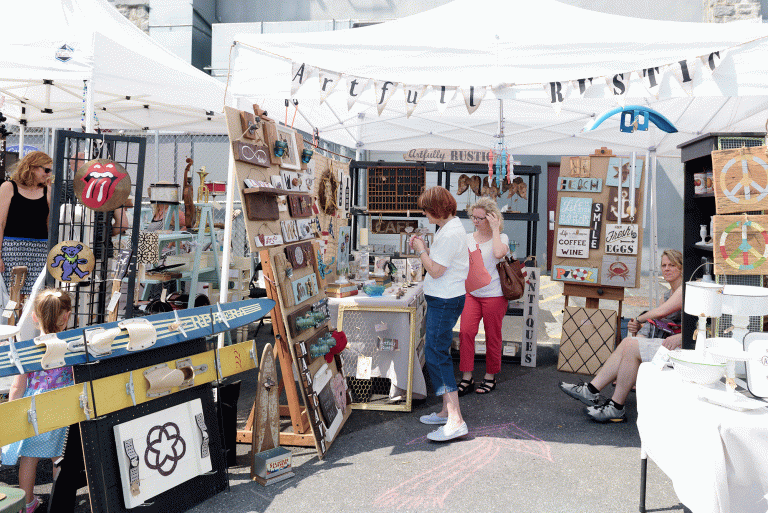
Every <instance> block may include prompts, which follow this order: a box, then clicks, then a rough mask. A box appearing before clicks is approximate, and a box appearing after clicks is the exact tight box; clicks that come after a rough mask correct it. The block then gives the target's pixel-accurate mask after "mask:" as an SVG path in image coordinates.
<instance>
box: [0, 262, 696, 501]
mask: <svg viewBox="0 0 768 513" xmlns="http://www.w3.org/2000/svg"><path fill="white" fill-rule="evenodd" d="M641 282H642V286H641V287H640V288H639V289H627V291H626V294H627V297H626V299H625V301H624V306H623V313H624V317H631V316H634V315H637V314H639V313H640V312H641V311H642V310H645V309H647V304H648V298H647V294H648V292H647V291H648V282H649V279H648V277H643V279H642V280H641ZM540 289H541V301H540V318H539V321H540V322H539V338H538V359H537V366H536V367H522V366H520V365H519V363H512V362H504V363H502V370H501V372H500V373H499V374H498V375H497V380H498V385H497V388H496V390H495V391H493V392H492V393H491V394H489V395H486V396H483V395H479V394H469V395H467V396H465V397H462V398H461V400H460V401H461V408H462V414H463V415H464V417H465V420H466V422H467V424H468V426H469V435H468V436H467V437H465V438H464V439H462V440H460V441H454V442H450V443H442V444H441V443H435V442H430V441H429V440H427V438H426V435H427V433H428V432H429V431H430V430H431V429H433V427H432V426H426V425H423V424H421V423H420V422H419V420H418V418H419V416H420V415H424V414H427V413H429V412H432V411H438V410H439V409H440V400H439V399H438V398H437V397H435V396H434V395H431V390H429V392H430V395H429V396H428V398H427V399H426V400H425V401H422V402H421V403H417V404H415V405H414V408H413V411H412V412H382V411H367V410H353V411H352V414H351V416H350V417H349V420H348V421H347V422H346V424H345V425H344V427H343V428H342V429H341V431H340V433H339V435H338V437H337V438H336V440H335V441H334V443H333V444H332V446H331V447H330V448H329V450H328V452H327V453H326V456H325V458H324V459H323V460H320V459H318V457H317V454H316V452H315V450H314V448H306V447H290V449H291V451H292V453H293V471H294V472H295V476H294V477H292V478H289V479H287V480H285V481H282V482H278V483H275V484H271V485H269V486H266V487H264V486H261V485H260V484H258V483H256V482H253V481H251V480H250V459H249V456H248V451H249V450H250V446H249V445H245V444H238V446H237V454H238V456H237V463H236V465H235V466H233V467H231V468H230V469H229V478H230V488H229V490H228V491H225V492H222V493H220V494H218V495H216V496H213V497H211V498H210V499H208V500H206V501H205V502H203V503H201V504H199V505H197V506H196V507H194V508H193V509H191V510H190V511H191V512H194V513H213V512H222V513H223V512H227V513H240V512H294V511H319V512H337V511H338V512H351V511H355V512H357V511H362V512H367V511H370V512H388V511H485V512H520V513H525V512H553V513H554V512H568V513H574V512H584V513H586V512H635V511H638V505H639V496H640V437H639V435H638V432H637V427H636V424H635V422H636V419H637V411H636V407H635V406H636V400H635V394H634V393H631V394H630V395H629V397H628V399H627V403H626V408H627V417H628V422H625V423H620V424H598V423H596V422H594V421H592V420H591V419H590V418H589V417H587V415H586V414H585V413H584V406H583V405H582V404H581V403H580V402H578V401H576V400H574V399H571V398H569V397H568V396H566V395H565V394H563V393H562V392H561V391H560V390H559V388H558V386H557V385H558V382H560V381H568V382H577V381H579V380H581V379H585V378H587V377H586V376H580V375H574V374H568V373H563V372H558V371H557V355H558V350H559V342H560V335H561V333H560V325H561V322H562V309H563V306H564V298H563V296H562V294H561V292H562V284H560V283H559V282H552V281H550V280H549V277H548V276H542V282H541V287H540ZM570 304H571V305H581V306H583V305H584V299H583V298H573V297H572V298H570ZM600 306H601V307H603V308H612V309H616V308H617V306H618V305H617V303H616V302H610V301H606V302H602V303H601V305H600ZM520 324H521V323H520V318H519V317H507V318H506V319H505V324H504V340H517V341H519V340H520V331H521V329H520ZM256 340H257V345H258V346H260V347H261V346H263V345H264V344H266V343H267V342H272V341H273V338H272V333H271V329H270V326H269V323H268V322H267V323H265V325H264V326H263V327H262V328H261V329H260V330H259V333H258V336H257V338H256ZM259 353H260V351H259ZM454 363H455V367H456V373H457V375H458V374H459V372H458V361H455V362H454ZM483 372H484V363H483V361H482V360H477V362H476V370H475V376H476V377H478V378H481V377H482V373H483ZM238 377H239V379H241V381H242V387H241V393H240V398H239V401H238V421H239V425H240V426H243V425H244V424H245V421H246V419H247V416H248V413H249V411H250V407H251V404H252V402H253V398H254V395H255V386H254V383H255V381H256V377H257V374H256V372H255V371H253V372H250V373H244V374H241V375H239V376H238ZM611 392H612V387H611V386H610V385H609V386H608V387H607V388H606V389H605V390H603V395H605V396H610V395H611ZM50 467H51V465H50V462H41V463H40V465H39V468H38V480H37V482H38V486H36V488H35V492H36V493H37V494H39V495H41V497H42V498H43V499H46V498H47V494H48V493H50V481H51V470H50ZM0 482H2V483H7V484H9V485H16V484H17V477H16V468H14V467H3V468H2V469H0ZM646 507H647V511H649V512H661V511H682V510H683V506H682V504H680V501H679V500H678V498H677V496H676V495H675V492H674V489H673V487H672V483H671V481H670V480H669V479H668V478H667V477H666V475H665V474H664V473H663V472H661V471H660V470H659V469H658V468H657V467H656V465H655V464H654V463H653V461H650V460H649V463H648V483H647V498H646ZM88 510H89V507H88V496H87V489H86V488H83V489H81V490H79V491H78V506H77V509H76V511H78V512H79V511H88Z"/></svg>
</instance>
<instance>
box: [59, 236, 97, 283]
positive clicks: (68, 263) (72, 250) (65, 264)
mask: <svg viewBox="0 0 768 513" xmlns="http://www.w3.org/2000/svg"><path fill="white" fill-rule="evenodd" d="M82 249H83V245H82V244H78V245H77V246H61V248H60V253H59V254H57V255H55V256H54V257H53V262H52V263H51V267H59V266H61V281H71V280H72V273H74V274H76V275H77V276H78V277H79V278H80V279H81V280H82V279H84V278H85V277H86V276H87V275H88V274H90V271H85V270H81V269H80V265H85V264H87V263H88V259H87V258H79V255H80V252H81V251H82ZM78 281H79V280H78Z"/></svg>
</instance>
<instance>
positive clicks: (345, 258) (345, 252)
mask: <svg viewBox="0 0 768 513" xmlns="http://www.w3.org/2000/svg"><path fill="white" fill-rule="evenodd" d="M351 240H352V237H351V231H350V228H349V226H341V227H339V242H338V244H337V246H338V248H339V251H338V253H337V255H336V262H337V269H347V268H348V267H349V251H350V248H349V245H350V242H351Z"/></svg>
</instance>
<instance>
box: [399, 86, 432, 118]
mask: <svg viewBox="0 0 768 513" xmlns="http://www.w3.org/2000/svg"><path fill="white" fill-rule="evenodd" d="M426 93H427V86H425V85H405V84H403V94H405V109H406V112H405V117H407V118H410V117H411V114H413V110H414V109H415V108H416V105H418V104H419V100H421V99H422V98H423V97H424V95H425V94H426Z"/></svg>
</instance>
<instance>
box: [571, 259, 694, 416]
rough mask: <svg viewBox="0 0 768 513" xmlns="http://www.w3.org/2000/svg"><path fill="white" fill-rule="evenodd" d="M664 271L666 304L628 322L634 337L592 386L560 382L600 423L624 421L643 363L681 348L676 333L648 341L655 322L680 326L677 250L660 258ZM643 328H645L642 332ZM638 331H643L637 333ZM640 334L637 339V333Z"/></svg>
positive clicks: (680, 280)
mask: <svg viewBox="0 0 768 513" xmlns="http://www.w3.org/2000/svg"><path fill="white" fill-rule="evenodd" d="M661 271H662V274H663V276H664V279H665V280H666V281H667V283H668V284H669V286H670V290H669V291H667V293H666V294H664V303H662V304H661V305H659V306H657V307H656V308H654V309H653V310H651V311H649V312H644V313H642V314H640V315H638V316H637V317H635V318H634V319H633V320H631V321H630V322H629V325H628V327H627V328H628V331H629V333H631V334H633V336H631V337H627V338H625V339H624V340H622V341H621V344H619V347H617V348H616V350H615V351H614V352H613V353H612V354H611V356H610V357H608V360H607V361H606V362H605V363H604V364H603V366H602V367H600V370H599V371H597V374H595V377H594V379H592V381H590V382H589V383H584V382H581V383H579V384H577V385H573V384H570V383H562V382H561V383H560V389H561V390H562V391H563V392H565V393H566V394H568V395H569V396H571V397H573V398H574V399H578V400H579V401H581V402H582V403H584V404H586V405H587V406H588V407H587V414H588V415H589V416H590V417H592V418H593V419H594V420H596V421H598V422H624V421H626V420H627V416H626V413H625V412H624V401H625V400H626V398H627V394H629V391H630V390H631V389H632V387H633V386H634V385H635V381H636V380H637V369H638V368H639V367H640V363H642V362H649V361H651V360H652V359H653V356H654V355H655V354H656V351H658V349H659V347H660V346H662V345H663V346H664V347H666V348H667V349H670V350H672V349H676V348H678V347H680V346H681V345H682V337H681V336H680V335H679V334H677V335H673V336H671V337H669V338H649V337H650V336H651V335H652V334H653V333H652V332H653V330H651V327H652V326H651V324H650V323H648V321H650V320H652V319H661V320H664V321H667V322H673V323H679V322H680V311H681V310H682V308H683V288H682V287H681V285H682V283H683V274H682V273H683V255H682V253H680V252H679V251H677V250H674V249H668V250H666V251H664V252H663V253H662V255H661ZM641 325H642V329H640V327H641ZM638 329H640V332H639V333H638ZM635 333H637V336H634V334H635ZM614 380H615V381H616V388H615V390H614V391H613V396H612V397H611V399H610V400H609V401H608V402H607V403H605V404H603V405H599V404H598V400H599V398H600V390H602V389H603V388H604V387H606V386H607V385H608V384H609V383H611V382H613V381H614Z"/></svg>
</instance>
